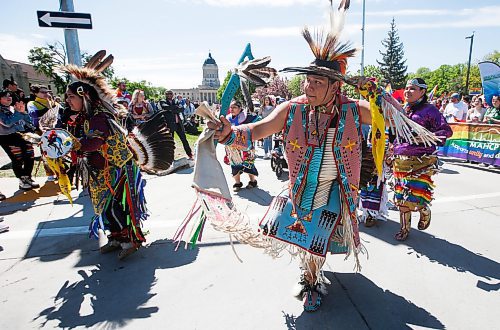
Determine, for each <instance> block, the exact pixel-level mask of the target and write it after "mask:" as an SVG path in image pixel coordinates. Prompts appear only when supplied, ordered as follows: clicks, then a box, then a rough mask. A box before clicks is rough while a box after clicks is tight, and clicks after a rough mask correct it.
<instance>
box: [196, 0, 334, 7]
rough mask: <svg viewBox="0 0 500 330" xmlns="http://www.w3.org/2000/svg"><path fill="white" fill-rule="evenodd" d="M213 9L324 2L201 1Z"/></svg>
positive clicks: (281, 0)
mask: <svg viewBox="0 0 500 330" xmlns="http://www.w3.org/2000/svg"><path fill="white" fill-rule="evenodd" d="M201 1H202V2H203V3H205V4H207V5H209V6H214V7H250V6H252V7H291V6H296V5H311V4H323V3H325V0H271V1H269V0H201Z"/></svg>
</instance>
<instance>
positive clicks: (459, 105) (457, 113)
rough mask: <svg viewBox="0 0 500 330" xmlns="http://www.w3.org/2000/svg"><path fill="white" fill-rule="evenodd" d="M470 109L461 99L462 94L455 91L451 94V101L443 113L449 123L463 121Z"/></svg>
mask: <svg viewBox="0 0 500 330" xmlns="http://www.w3.org/2000/svg"><path fill="white" fill-rule="evenodd" d="M468 110H469V109H468V108H467V104H465V103H464V102H462V101H460V95H459V94H458V93H453V94H452V95H451V102H450V103H448V105H447V106H446V108H445V109H444V113H443V115H444V117H445V118H446V121H447V122H448V123H455V122H461V121H464V120H465V117H466V116H467V111H468Z"/></svg>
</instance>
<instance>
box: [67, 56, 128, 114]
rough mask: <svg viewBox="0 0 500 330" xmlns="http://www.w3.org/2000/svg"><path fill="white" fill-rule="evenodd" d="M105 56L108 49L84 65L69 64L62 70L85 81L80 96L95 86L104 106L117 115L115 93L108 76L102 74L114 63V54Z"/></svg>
mask: <svg viewBox="0 0 500 330" xmlns="http://www.w3.org/2000/svg"><path fill="white" fill-rule="evenodd" d="M105 56H106V51H105V50H100V51H98V52H97V53H96V54H95V55H94V56H92V58H91V59H90V60H89V61H88V62H87V64H86V65H85V66H84V67H79V66H76V65H73V64H69V65H65V66H63V67H61V70H62V71H63V72H66V73H68V74H70V75H71V77H72V78H73V79H74V80H76V81H79V82H81V83H83V84H82V86H81V88H80V87H79V89H77V92H78V94H79V95H80V96H82V97H84V95H85V94H88V93H89V92H90V91H89V87H91V88H93V89H94V90H95V91H96V92H97V96H98V97H99V99H100V101H101V103H102V105H103V107H104V108H105V109H106V110H108V111H110V112H111V113H113V114H115V115H116V114H117V112H118V111H119V109H118V106H117V104H116V102H115V101H116V100H115V93H114V91H113V90H112V89H111V88H110V87H109V86H108V83H107V82H106V78H105V77H104V76H103V75H102V74H101V73H102V72H103V71H104V70H106V68H108V67H109V66H110V65H111V64H112V63H113V59H114V58H113V55H108V57H106V58H104V57H105Z"/></svg>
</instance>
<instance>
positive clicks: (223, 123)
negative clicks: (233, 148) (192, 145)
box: [207, 116, 231, 140]
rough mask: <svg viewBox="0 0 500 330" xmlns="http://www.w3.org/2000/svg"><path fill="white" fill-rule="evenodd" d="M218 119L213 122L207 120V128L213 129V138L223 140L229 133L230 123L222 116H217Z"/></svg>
mask: <svg viewBox="0 0 500 330" xmlns="http://www.w3.org/2000/svg"><path fill="white" fill-rule="evenodd" d="M219 119H220V121H217V122H214V121H209V122H208V123H207V126H208V128H210V129H213V130H215V139H216V140H224V139H226V137H227V136H228V135H229V134H231V123H230V122H229V120H227V119H226V117H224V116H220V117H219Z"/></svg>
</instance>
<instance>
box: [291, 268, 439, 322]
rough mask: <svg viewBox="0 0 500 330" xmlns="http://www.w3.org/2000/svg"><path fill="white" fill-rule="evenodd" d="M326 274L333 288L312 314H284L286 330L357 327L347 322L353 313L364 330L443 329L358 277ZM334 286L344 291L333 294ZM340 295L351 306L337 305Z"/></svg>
mask: <svg viewBox="0 0 500 330" xmlns="http://www.w3.org/2000/svg"><path fill="white" fill-rule="evenodd" d="M325 275H326V276H327V277H328V278H329V279H330V281H331V282H332V285H331V286H330V287H329V288H328V289H329V291H330V292H329V294H328V295H327V296H326V297H325V298H324V299H323V303H322V306H321V308H320V309H319V310H318V311H317V312H314V313H307V312H302V314H301V315H299V316H297V317H296V316H294V315H289V314H286V313H284V317H285V323H286V326H287V328H288V329H289V330H292V329H293V330H303V329H343V328H353V329H355V328H359V325H358V326H355V325H353V324H350V323H349V322H348V320H352V316H350V315H352V314H353V313H354V314H356V313H357V314H358V315H357V317H356V319H361V320H362V322H363V323H364V325H365V328H367V329H386V330H387V329H411V328H412V326H420V327H426V328H432V329H444V325H443V324H442V323H441V322H440V321H439V320H438V319H437V318H436V317H435V316H433V315H432V314H431V313H429V312H428V311H426V310H425V309H423V308H421V307H418V306H417V305H415V304H413V303H412V302H411V301H408V300H406V299H405V298H404V297H401V296H398V295H397V294H395V293H393V292H391V291H389V290H384V289H382V288H380V287H378V286H377V285H376V284H375V283H373V282H372V281H370V280H369V279H368V278H366V277H364V276H363V275H361V274H352V273H332V272H325ZM337 284H338V285H337ZM333 287H336V288H337V290H342V291H344V292H343V293H341V292H335V291H333V290H332V288H333ZM341 294H345V295H347V297H348V299H349V300H350V302H351V303H352V305H351V304H344V305H340V304H339V303H336V300H337V301H339V300H340V299H335V297H336V296H339V295H341ZM353 309H355V310H353Z"/></svg>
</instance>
